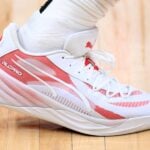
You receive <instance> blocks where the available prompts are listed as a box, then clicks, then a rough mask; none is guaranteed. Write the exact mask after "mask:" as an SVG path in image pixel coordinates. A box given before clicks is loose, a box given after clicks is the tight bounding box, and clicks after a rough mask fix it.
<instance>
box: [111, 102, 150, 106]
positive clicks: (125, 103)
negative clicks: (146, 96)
mask: <svg viewBox="0 0 150 150" xmlns="http://www.w3.org/2000/svg"><path fill="white" fill-rule="evenodd" d="M149 103H150V101H148V100H147V101H140V102H117V103H111V104H112V105H115V106H119V107H129V108H133V107H143V106H145V105H148V104H149Z"/></svg>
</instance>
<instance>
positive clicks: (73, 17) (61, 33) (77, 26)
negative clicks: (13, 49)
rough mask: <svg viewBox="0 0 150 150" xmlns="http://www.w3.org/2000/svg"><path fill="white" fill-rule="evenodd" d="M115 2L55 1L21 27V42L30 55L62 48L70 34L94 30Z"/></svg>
mask: <svg viewBox="0 0 150 150" xmlns="http://www.w3.org/2000/svg"><path fill="white" fill-rule="evenodd" d="M116 1H117V0H79V1H76V0H54V1H52V3H51V4H49V5H47V7H45V9H44V7H43V8H42V9H41V10H40V11H37V12H35V13H34V14H33V16H32V17H31V18H30V20H29V21H28V22H27V23H26V24H25V25H24V26H22V27H21V28H20V30H19V37H20V42H21V44H22V45H23V46H24V48H25V49H27V50H28V51H31V52H47V51H50V50H53V49H61V48H62V47H63V45H64V41H65V39H66V38H67V37H68V36H69V35H71V34H73V33H76V32H80V31H83V30H88V29H91V28H94V27H95V26H96V23H97V22H98V20H99V19H101V18H102V17H103V16H104V15H105V13H106V11H107V9H108V8H109V7H110V6H112V5H113V4H114V3H115V2H116ZM47 4H48V3H47Z"/></svg>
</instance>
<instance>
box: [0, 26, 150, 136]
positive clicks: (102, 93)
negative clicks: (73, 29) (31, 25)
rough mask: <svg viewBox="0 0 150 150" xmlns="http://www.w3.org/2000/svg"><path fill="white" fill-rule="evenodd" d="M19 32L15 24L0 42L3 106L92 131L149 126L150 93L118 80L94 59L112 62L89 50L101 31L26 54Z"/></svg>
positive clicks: (121, 131) (117, 132) (108, 132)
mask: <svg viewBox="0 0 150 150" xmlns="http://www.w3.org/2000/svg"><path fill="white" fill-rule="evenodd" d="M17 32H18V27H17V25H15V24H11V25H10V26H9V27H7V28H6V30H5V31H4V34H3V37H2V39H1V42H0V103H1V105H2V106H6V107H9V108H12V109H15V110H17V111H21V112H25V113H28V114H30V115H33V116H36V117H38V118H41V119H44V120H47V121H49V122H53V123H56V124H59V125H61V126H64V127H67V128H69V129H72V130H75V131H78V132H81V133H84V134H88V135H96V136H111V135H121V134H127V133H132V132H136V131H141V130H146V129H149V128H150V95H149V94H146V93H144V92H142V91H139V90H136V89H134V88H133V87H130V86H126V85H122V84H120V83H118V82H117V81H116V80H115V79H113V78H111V77H109V76H108V75H107V73H106V72H105V71H104V70H103V69H100V68H99V67H98V66H96V64H95V63H94V61H92V60H93V58H95V59H96V60H97V59H98V60H102V61H107V62H111V60H113V57H111V55H109V54H108V53H104V52H101V51H99V52H97V51H90V49H91V48H92V46H93V43H94V42H95V36H96V33H97V30H96V29H93V30H91V31H84V32H81V33H77V34H74V35H72V36H70V37H69V38H68V39H67V40H66V43H65V45H64V48H62V49H63V50H54V51H51V52H49V53H43V54H42V53H40V54H37V53H36V54H33V53H28V52H26V51H25V50H24V49H23V48H22V47H21V45H20V44H19V39H18V36H17ZM70 52H71V53H70Z"/></svg>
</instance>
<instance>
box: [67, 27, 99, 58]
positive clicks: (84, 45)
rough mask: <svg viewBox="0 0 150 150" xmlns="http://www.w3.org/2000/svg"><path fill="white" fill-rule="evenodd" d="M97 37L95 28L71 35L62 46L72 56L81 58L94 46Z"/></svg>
mask: <svg viewBox="0 0 150 150" xmlns="http://www.w3.org/2000/svg"><path fill="white" fill-rule="evenodd" d="M97 35H98V30H97V29H96V28H94V29H92V30H88V31H83V32H79V33H76V34H73V35H71V36H70V37H69V38H68V39H67V40H66V43H65V45H64V49H65V50H67V51H69V52H70V53H71V54H72V55H74V56H83V55H85V54H86V53H87V52H88V51H89V50H91V49H92V48H93V46H94V45H95V42H96V39H97Z"/></svg>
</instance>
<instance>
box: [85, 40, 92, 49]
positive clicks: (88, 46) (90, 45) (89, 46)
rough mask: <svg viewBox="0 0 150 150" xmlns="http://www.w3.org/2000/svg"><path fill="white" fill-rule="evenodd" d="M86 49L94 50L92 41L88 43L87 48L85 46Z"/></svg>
mask: <svg viewBox="0 0 150 150" xmlns="http://www.w3.org/2000/svg"><path fill="white" fill-rule="evenodd" d="M85 47H86V48H90V49H92V48H93V44H92V43H91V42H90V41H88V42H87V43H86V46H85Z"/></svg>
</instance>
